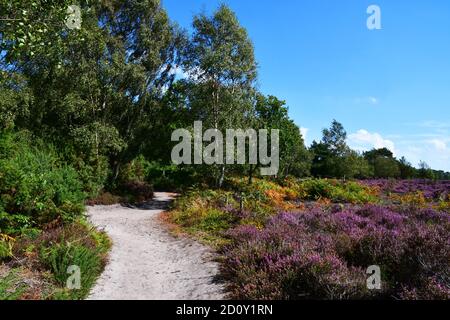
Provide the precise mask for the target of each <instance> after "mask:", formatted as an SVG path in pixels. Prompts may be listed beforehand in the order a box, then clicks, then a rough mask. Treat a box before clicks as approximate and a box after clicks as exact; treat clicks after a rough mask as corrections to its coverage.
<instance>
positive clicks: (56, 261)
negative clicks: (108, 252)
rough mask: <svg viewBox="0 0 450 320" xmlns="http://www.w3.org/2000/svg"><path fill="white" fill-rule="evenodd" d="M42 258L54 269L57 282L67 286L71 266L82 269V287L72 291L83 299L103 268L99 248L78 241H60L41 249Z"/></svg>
mask: <svg viewBox="0 0 450 320" xmlns="http://www.w3.org/2000/svg"><path fill="white" fill-rule="evenodd" d="M41 259H42V261H43V262H44V263H45V265H46V266H47V267H48V268H49V269H50V270H51V271H52V273H53V276H54V278H55V280H56V282H57V283H58V284H59V286H61V287H63V288H64V287H65V286H66V282H67V279H68V277H69V274H68V273H67V271H68V268H69V266H78V267H79V268H80V270H81V288H80V289H79V290H76V289H74V290H73V291H71V294H70V295H71V296H72V297H73V298H76V299H77V298H78V299H81V298H83V297H85V296H86V295H87V294H88V293H89V290H90V288H91V287H92V285H93V284H94V282H95V280H96V279H97V277H98V275H99V274H100V272H101V269H102V261H101V257H100V255H99V253H98V252H97V250H95V249H92V248H88V247H86V246H83V245H79V244H76V243H59V244H55V245H54V246H52V247H49V248H42V249H41Z"/></svg>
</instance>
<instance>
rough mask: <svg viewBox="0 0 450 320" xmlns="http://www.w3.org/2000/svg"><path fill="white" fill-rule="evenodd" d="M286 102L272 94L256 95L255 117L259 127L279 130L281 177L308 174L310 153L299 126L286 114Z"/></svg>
mask: <svg viewBox="0 0 450 320" xmlns="http://www.w3.org/2000/svg"><path fill="white" fill-rule="evenodd" d="M285 105H286V102H285V101H282V100H279V99H278V98H276V97H274V96H268V97H265V96H263V95H258V97H257V104H256V117H257V119H258V120H259V122H260V125H259V127H260V128H264V129H278V130H280V171H279V175H280V176H281V177H283V176H287V175H295V176H297V177H304V176H307V175H309V171H310V163H311V159H310V154H309V152H308V150H307V149H306V147H305V142H304V140H303V137H302V134H301V132H300V128H299V127H298V126H297V125H296V124H295V123H294V122H293V121H292V120H291V119H289V116H288V108H287V107H286V106H285Z"/></svg>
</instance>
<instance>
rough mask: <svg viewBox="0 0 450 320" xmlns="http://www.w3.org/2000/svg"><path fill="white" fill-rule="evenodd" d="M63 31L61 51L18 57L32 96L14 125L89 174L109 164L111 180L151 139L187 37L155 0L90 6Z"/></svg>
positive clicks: (111, 0)
mask: <svg viewBox="0 0 450 320" xmlns="http://www.w3.org/2000/svg"><path fill="white" fill-rule="evenodd" d="M39 12H40V11H39ZM80 34H81V37H80ZM60 35H61V38H62V39H64V41H63V42H61V43H59V44H58V45H59V47H58V50H51V48H52V47H51V48H48V49H47V50H46V51H45V52H40V51H38V52H36V53H35V54H34V58H33V59H30V57H29V56H28V57H27V56H23V55H22V56H21V57H20V58H17V59H16V60H15V61H14V65H16V66H17V69H18V71H19V72H20V74H21V75H23V76H24V77H25V79H26V80H27V85H28V87H29V88H30V91H31V94H32V96H33V103H32V104H30V106H29V112H28V114H27V115H25V116H23V117H21V118H20V119H19V120H18V121H16V122H17V123H18V124H19V126H20V127H24V128H28V129H31V130H32V131H33V132H34V133H36V134H37V135H40V136H44V137H45V138H47V139H49V140H51V141H53V142H54V143H55V144H56V145H57V146H59V147H60V148H61V149H66V150H67V153H68V158H70V160H71V161H75V162H76V163H77V164H79V165H81V163H83V164H87V165H89V166H91V167H93V168H94V169H95V170H94V171H92V172H90V173H89V175H93V176H96V175H99V174H100V172H99V170H102V172H103V169H102V168H104V167H105V163H106V162H107V163H109V166H110V167H111V168H112V171H113V172H112V178H113V180H114V179H115V178H116V177H117V176H118V174H119V171H120V168H121V167H122V165H123V164H124V163H126V162H128V161H130V160H132V159H133V158H135V157H136V156H137V155H138V154H139V153H140V152H141V151H142V149H143V148H144V147H145V145H146V143H151V142H152V140H151V137H152V134H151V133H152V129H153V128H154V124H155V123H157V121H155V118H157V116H158V115H159V113H160V112H162V107H161V104H162V99H163V96H164V92H165V90H166V87H167V86H169V85H170V83H171V82H172V81H173V80H174V74H173V72H172V70H173V68H174V66H175V65H177V64H179V55H177V52H178V48H179V47H180V44H181V43H182V42H183V35H182V33H181V32H180V31H179V30H178V28H177V27H175V26H174V25H173V24H172V23H171V22H170V21H169V18H168V16H167V14H166V12H165V11H164V10H163V9H162V8H161V6H160V3H159V1H158V0H136V1H119V0H110V1H101V2H99V3H95V4H94V3H92V4H90V5H89V7H88V8H85V10H84V11H83V25H82V29H81V30H80V31H79V32H78V33H77V34H71V33H67V34H66V32H65V31H64V30H62V31H60ZM55 45H56V43H52V45H51V46H55ZM149 138H150V139H149ZM74 154H78V155H79V156H78V157H76V159H74V157H73V155H74ZM102 175H104V173H102Z"/></svg>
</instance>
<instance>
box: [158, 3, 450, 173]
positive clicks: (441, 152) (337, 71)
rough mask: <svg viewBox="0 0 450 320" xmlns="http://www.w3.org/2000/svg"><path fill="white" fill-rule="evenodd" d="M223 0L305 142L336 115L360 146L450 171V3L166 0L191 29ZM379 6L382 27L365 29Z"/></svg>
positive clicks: (265, 84)
mask: <svg viewBox="0 0 450 320" xmlns="http://www.w3.org/2000/svg"><path fill="white" fill-rule="evenodd" d="M222 3H223V4H226V5H228V6H229V7H230V8H231V9H232V10H233V11H234V12H235V13H236V15H237V17H238V19H239V21H240V22H241V24H242V25H243V27H244V28H246V30H247V32H248V34H249V37H250V39H251V40H252V42H253V44H254V47H255V55H256V59H257V62H258V88H259V89H260V90H261V91H262V92H263V93H264V94H270V95H275V96H277V97H278V98H279V99H281V100H285V101H286V103H287V106H288V107H289V115H290V117H291V118H293V120H294V121H295V123H296V124H297V125H298V126H299V127H300V128H301V130H302V134H303V136H304V139H305V143H306V145H307V146H309V145H310V144H311V143H312V142H313V140H316V141H319V140H320V139H321V131H322V129H324V128H327V127H329V125H330V123H331V122H332V120H333V119H336V120H338V121H339V122H341V123H342V124H343V125H344V127H345V129H346V130H347V134H348V143H349V146H350V147H352V148H353V149H355V150H357V151H360V152H363V151H368V150H370V149H373V148H383V147H386V148H388V149H390V150H391V151H392V152H393V153H394V155H395V156H396V157H397V158H401V157H402V156H404V157H405V158H406V159H407V160H408V161H409V162H411V164H412V165H413V166H414V167H417V166H418V163H419V162H420V161H425V162H426V163H427V164H428V165H430V166H431V167H432V168H433V169H436V170H444V171H450V117H449V113H448V111H446V109H448V107H449V106H448V101H450V90H446V88H447V87H450V77H449V76H448V75H449V74H450V61H449V59H448V57H449V56H450V44H449V43H445V41H443V39H446V38H447V39H448V38H450V3H436V1H433V2H431V3H418V2H417V1H414V2H409V1H408V2H406V1H400V2H396V3H389V2H387V1H377V2H376V3H373V2H370V1H357V0H351V1H347V2H345V3H334V2H332V1H327V0H324V1H318V2H316V3H315V2H313V1H303V2H301V3H299V2H298V1H286V2H283V5H282V6H280V5H279V4H276V3H273V2H271V1H267V0H263V1H260V2H258V3H259V5H258V6H257V7H255V6H254V4H253V3H250V2H245V3H240V2H239V1H236V0H228V1H218V0H213V1H204V0H193V1H189V2H184V3H180V2H179V1H176V0H164V1H163V3H162V4H163V7H164V9H166V10H167V12H168V14H169V17H170V19H171V20H172V21H174V22H176V23H178V24H179V25H180V26H181V27H182V28H184V29H186V30H188V32H191V24H192V18H193V17H194V15H197V14H199V13H205V14H207V15H211V14H212V13H213V12H214V10H216V9H217V8H218V7H219V5H220V4H222ZM372 4H376V5H378V6H379V7H380V9H381V26H382V29H381V30H369V29H368V28H367V25H366V21H367V19H368V18H369V16H370V15H369V14H367V12H366V11H367V8H368V7H369V6H370V5H372ZM445 9H447V10H445ZM267 21H271V23H267ZM446 58H447V59H446ZM287 70H289V71H290V72H286V71H287Z"/></svg>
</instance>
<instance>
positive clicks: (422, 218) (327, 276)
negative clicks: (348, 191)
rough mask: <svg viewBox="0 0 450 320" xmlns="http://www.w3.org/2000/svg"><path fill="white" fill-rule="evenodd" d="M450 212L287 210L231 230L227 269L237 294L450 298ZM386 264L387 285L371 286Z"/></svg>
mask: <svg viewBox="0 0 450 320" xmlns="http://www.w3.org/2000/svg"><path fill="white" fill-rule="evenodd" d="M449 231H450V215H448V214H447V213H445V212H438V211H433V210H431V209H426V210H425V209H415V210H411V209H410V208H402V207H392V208H387V207H381V206H374V205H368V206H363V207H359V206H353V207H351V208H346V207H341V210H339V208H336V207H334V208H332V210H330V209H321V208H316V209H311V210H307V211H302V212H296V213H280V214H278V215H276V216H274V217H273V218H271V219H270V221H268V223H267V224H266V226H265V228H263V229H262V230H260V229H257V228H255V227H250V226H239V227H237V228H235V229H233V230H230V231H229V232H228V233H227V236H228V238H229V239H230V240H231V243H230V244H229V245H227V246H225V247H224V248H223V251H222V253H223V255H224V263H223V264H222V266H223V267H222V268H223V273H224V275H225V277H226V278H227V279H228V280H229V281H230V291H231V293H232V296H233V298H237V299H372V298H403V299H421V298H422V299H445V298H450V281H449V275H450V265H449V264H450V236H449ZM370 265H379V266H380V267H381V271H382V281H383V283H382V290H379V291H377V290H375V291H371V290H368V289H367V286H366V280H367V277H368V276H367V275H366V273H365V272H366V270H367V267H369V266H370Z"/></svg>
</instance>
